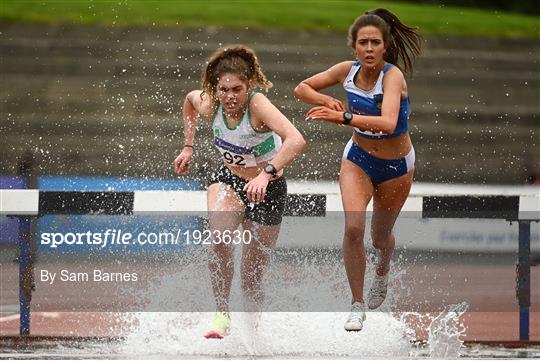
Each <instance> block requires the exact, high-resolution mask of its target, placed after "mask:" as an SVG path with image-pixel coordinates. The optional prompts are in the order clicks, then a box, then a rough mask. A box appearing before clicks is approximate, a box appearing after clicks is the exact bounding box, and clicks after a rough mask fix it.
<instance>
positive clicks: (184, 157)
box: [174, 147, 193, 175]
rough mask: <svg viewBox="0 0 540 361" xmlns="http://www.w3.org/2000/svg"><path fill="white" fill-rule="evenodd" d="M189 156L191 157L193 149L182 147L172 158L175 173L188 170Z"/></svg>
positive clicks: (180, 173) (182, 172)
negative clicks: (174, 157) (180, 151)
mask: <svg viewBox="0 0 540 361" xmlns="http://www.w3.org/2000/svg"><path fill="white" fill-rule="evenodd" d="M191 157H193V149H192V148H191V147H184V149H182V153H180V154H179V155H178V157H176V159H175V160H174V171H175V172H176V174H179V175H182V174H186V173H187V172H189V162H190V161H191Z"/></svg>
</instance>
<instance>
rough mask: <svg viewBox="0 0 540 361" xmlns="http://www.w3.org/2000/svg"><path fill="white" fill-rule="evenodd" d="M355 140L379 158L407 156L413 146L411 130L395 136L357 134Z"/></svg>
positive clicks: (354, 136)
mask: <svg viewBox="0 0 540 361" xmlns="http://www.w3.org/2000/svg"><path fill="white" fill-rule="evenodd" d="M353 141H354V142H355V143H356V145H358V146H359V147H360V148H362V149H363V150H364V151H366V152H367V153H369V154H370V155H372V156H374V157H375V158H379V159H399V158H403V157H405V156H406V155H407V154H409V152H410V151H411V148H412V142H411V137H410V136H409V132H405V133H403V134H401V135H399V136H397V137H395V138H385V139H368V138H364V137H361V136H360V135H358V134H356V132H355V133H354V135H353Z"/></svg>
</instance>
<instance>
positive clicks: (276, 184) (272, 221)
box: [208, 164, 287, 226]
mask: <svg viewBox="0 0 540 361" xmlns="http://www.w3.org/2000/svg"><path fill="white" fill-rule="evenodd" d="M214 183H223V184H227V185H228V186H230V187H231V188H232V189H233V190H234V191H235V192H236V193H237V194H238V195H239V196H240V199H241V200H242V202H243V203H244V205H245V208H246V212H245V218H246V219H249V220H251V221H253V222H256V223H259V224H262V225H265V226H273V225H276V224H281V219H282V218H283V212H284V211H285V206H286V204H287V182H286V181H285V179H284V178H283V177H280V178H278V179H275V180H272V181H270V182H269V183H268V187H267V188H266V196H265V197H264V201H263V202H262V203H259V204H253V203H251V202H250V201H249V200H248V197H247V194H246V192H245V191H244V186H245V185H246V184H247V183H248V181H247V180H245V179H243V178H240V177H239V176H237V175H236V174H234V173H233V172H231V170H230V169H229V168H227V167H226V166H225V165H224V164H222V165H221V166H220V167H219V168H218V169H217V170H216V171H215V172H214V173H212V175H211V176H210V181H209V182H208V185H211V184H214Z"/></svg>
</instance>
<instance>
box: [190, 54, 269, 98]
mask: <svg viewBox="0 0 540 361" xmlns="http://www.w3.org/2000/svg"><path fill="white" fill-rule="evenodd" d="M227 73H230V74H235V75H237V76H238V77H239V78H240V79H241V80H242V81H246V82H247V81H252V82H253V84H254V85H256V86H258V87H260V88H264V89H269V88H271V87H272V86H273V85H272V83H271V82H270V81H269V80H268V79H266V76H265V75H264V73H263V72H262V69H261V65H260V64H259V60H258V59H257V56H256V55H255V51H253V49H250V48H248V47H247V46H244V45H228V46H225V47H223V48H220V49H218V50H216V51H215V52H214V53H213V54H212V55H211V56H210V58H208V62H207V64H206V66H205V68H204V70H203V76H202V94H208V96H209V97H210V100H211V102H212V108H215V107H216V106H217V103H218V99H217V94H216V93H217V84H218V82H219V78H220V77H221V76H222V75H223V74H227ZM202 94H201V96H202Z"/></svg>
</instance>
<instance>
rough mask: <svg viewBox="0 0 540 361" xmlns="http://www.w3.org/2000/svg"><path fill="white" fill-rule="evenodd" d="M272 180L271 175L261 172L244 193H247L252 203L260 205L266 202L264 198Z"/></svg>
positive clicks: (245, 187)
mask: <svg viewBox="0 0 540 361" xmlns="http://www.w3.org/2000/svg"><path fill="white" fill-rule="evenodd" d="M270 179H272V175H271V174H268V173H266V172H261V173H259V175H258V176H256V177H255V178H253V179H252V180H250V181H249V182H248V183H247V184H246V185H245V186H244V191H245V192H246V194H247V198H248V200H249V201H250V202H253V203H255V204H258V203H261V202H262V201H264V197H265V196H266V188H267V187H268V183H269V182H270Z"/></svg>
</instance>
